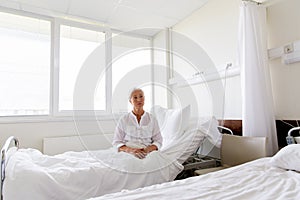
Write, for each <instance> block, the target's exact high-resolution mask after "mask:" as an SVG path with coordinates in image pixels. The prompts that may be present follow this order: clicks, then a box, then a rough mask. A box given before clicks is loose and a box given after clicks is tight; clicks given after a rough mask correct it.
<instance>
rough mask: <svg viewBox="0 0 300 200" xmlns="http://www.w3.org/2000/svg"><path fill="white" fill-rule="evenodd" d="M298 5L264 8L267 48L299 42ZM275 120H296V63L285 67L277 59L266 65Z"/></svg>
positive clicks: (299, 68) (299, 111)
mask: <svg viewBox="0 0 300 200" xmlns="http://www.w3.org/2000/svg"><path fill="white" fill-rule="evenodd" d="M299 8H300V1H299V0H282V1H280V2H278V3H276V4H274V5H270V6H269V7H268V8H267V20H268V21H267V22H268V30H269V37H268V46H269V48H275V47H281V46H283V45H285V44H288V43H290V42H293V41H298V40H300V13H299ZM269 63H270V68H271V78H272V86H273V96H274V101H275V102H274V103H275V111H276V118H277V119H285V120H287V119H290V120H292V119H294V120H295V119H299V118H300V103H299V99H300V92H299V91H300V62H298V63H294V64H290V65H285V64H282V63H281V59H279V58H278V59H275V60H272V61H270V62H269Z"/></svg>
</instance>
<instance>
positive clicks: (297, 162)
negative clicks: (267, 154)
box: [270, 144, 300, 172]
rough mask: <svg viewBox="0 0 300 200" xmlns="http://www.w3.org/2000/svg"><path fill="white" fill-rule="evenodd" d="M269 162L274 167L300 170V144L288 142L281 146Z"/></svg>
mask: <svg viewBox="0 0 300 200" xmlns="http://www.w3.org/2000/svg"><path fill="white" fill-rule="evenodd" d="M270 162H271V165H272V166H274V167H280V168H282V169H288V170H295V171H299V172H300V144H290V145H288V146H286V147H284V148H282V149H281V150H280V151H278V152H277V153H276V154H275V155H274V156H273V157H272V158H271V160H270Z"/></svg>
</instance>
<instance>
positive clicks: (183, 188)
mask: <svg viewBox="0 0 300 200" xmlns="http://www.w3.org/2000/svg"><path fill="white" fill-rule="evenodd" d="M299 188H300V173H298V172H295V171H288V170H285V169H281V168H277V167H274V166H272V165H271V164H270V158H262V159H259V160H255V161H252V162H249V163H246V164H243V165H240V166H236V167H232V168H228V169H225V170H221V171H218V172H214V173H210V174H206V175H201V176H197V177H192V178H188V179H184V180H179V181H173V182H168V183H163V184H157V185H152V186H149V187H145V188H140V189H136V190H132V191H128V190H123V191H122V192H118V193H115V194H108V195H104V196H102V197H98V198H93V199H92V200H104V199H105V200H109V199H114V200H118V199H120V200H129V199H130V200H134V199H136V200H137V199H147V200H149V199H159V200H162V199H186V200H188V199H190V200H194V199H201V200H202V199H207V200H211V199H236V200H241V199H243V200H247V199H255V200H259V199H262V200H266V199H282V200H287V199H300V189H299Z"/></svg>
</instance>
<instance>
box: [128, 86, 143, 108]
mask: <svg viewBox="0 0 300 200" xmlns="http://www.w3.org/2000/svg"><path fill="white" fill-rule="evenodd" d="M144 101H145V96H144V92H143V91H142V90H135V91H133V92H132V94H131V98H130V103H131V104H132V105H133V107H134V108H137V109H139V108H143V106H144Z"/></svg>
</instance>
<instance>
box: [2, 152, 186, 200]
mask: <svg viewBox="0 0 300 200" xmlns="http://www.w3.org/2000/svg"><path fill="white" fill-rule="evenodd" d="M182 168H183V166H182V165H181V164H180V163H178V161H177V160H174V159H172V160H171V159H169V157H168V156H167V155H166V154H164V153H161V152H159V151H156V152H152V153H151V154H149V155H148V156H147V157H146V158H145V159H138V158H136V157H134V156H132V155H130V154H127V153H123V152H121V153H118V152H116V150H115V149H113V148H111V149H108V150H99V151H90V152H87V151H85V152H67V153H64V154H60V155H57V156H46V155H43V154H41V153H40V152H39V151H38V150H34V149H20V150H19V151H17V152H16V153H14V154H12V156H11V157H10V159H9V162H8V165H7V167H6V178H5V181H4V187H3V190H4V192H3V195H4V196H3V197H4V199H5V200H18V199H22V200H26V199H28V200H29V199H30V200H32V199H38V200H43V199H64V200H65V199H72V200H74V199H86V198H91V197H96V196H100V195H103V194H107V193H112V192H117V191H121V190H122V189H124V188H126V189H135V188H139V187H144V186H148V185H152V184H156V183H162V182H166V181H171V180H174V178H175V177H176V175H177V174H178V173H179V172H180V171H181V170H182Z"/></svg>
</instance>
